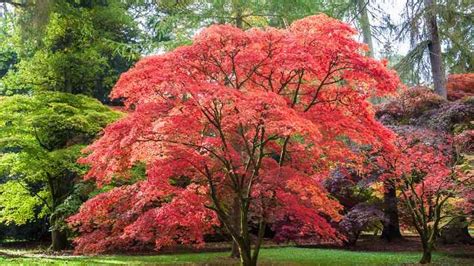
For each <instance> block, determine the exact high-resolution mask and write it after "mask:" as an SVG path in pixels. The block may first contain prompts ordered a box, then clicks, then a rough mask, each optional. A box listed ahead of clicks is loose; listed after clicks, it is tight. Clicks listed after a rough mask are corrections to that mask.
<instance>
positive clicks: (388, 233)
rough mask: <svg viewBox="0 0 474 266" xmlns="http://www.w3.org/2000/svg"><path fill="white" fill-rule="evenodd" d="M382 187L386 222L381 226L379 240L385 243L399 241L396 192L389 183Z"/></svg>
mask: <svg viewBox="0 0 474 266" xmlns="http://www.w3.org/2000/svg"><path fill="white" fill-rule="evenodd" d="M384 185H385V192H384V197H383V199H384V212H385V216H386V218H387V222H385V223H384V225H383V230H382V235H381V238H382V239H385V240H387V241H392V240H395V239H401V238H402V234H401V233H400V223H399V221H398V206H397V205H398V199H397V193H396V192H397V191H396V189H395V187H394V186H393V185H392V184H391V182H389V181H386V182H385V184H384Z"/></svg>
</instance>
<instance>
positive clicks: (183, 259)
mask: <svg viewBox="0 0 474 266" xmlns="http://www.w3.org/2000/svg"><path fill="white" fill-rule="evenodd" d="M1 254H2V251H1V250H0V264H14V265H19V264H21V265H44V264H46V265H93V264H101V265H104V264H109V265H112V264H127V265H128V264H148V265H152V264H161V265H163V264H165V265H166V264H167V265H177V264H178V265H179V264H194V265H199V264H205V265H222V264H225V265H235V264H237V261H235V260H231V259H229V258H227V256H228V252H208V253H187V254H173V255H154V256H133V255H129V256H125V255H120V256H118V255H116V256H92V257H81V256H62V257H61V256H56V257H34V256H33V255H31V256H30V255H27V254H24V255H22V256H23V257H16V258H6V257H1ZM18 255H19V254H18ZM468 255H469V254H459V256H453V255H447V254H444V253H435V254H434V257H433V262H434V263H435V264H439V265H474V259H473V258H472V256H470V258H469V256H468ZM36 256H37V255H36ZM420 256H421V254H420V253H418V252H361V251H346V250H336V249H312V248H296V247H286V248H269V249H263V250H262V252H261V257H260V262H261V265H402V264H407V263H416V262H417V261H418V260H419V259H420Z"/></svg>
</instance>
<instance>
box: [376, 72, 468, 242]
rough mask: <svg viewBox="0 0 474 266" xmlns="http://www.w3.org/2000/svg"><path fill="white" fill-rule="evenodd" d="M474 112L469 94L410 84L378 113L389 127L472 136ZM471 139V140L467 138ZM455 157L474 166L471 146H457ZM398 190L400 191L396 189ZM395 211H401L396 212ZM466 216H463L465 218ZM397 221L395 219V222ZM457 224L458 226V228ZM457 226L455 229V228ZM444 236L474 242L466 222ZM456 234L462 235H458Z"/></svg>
mask: <svg viewBox="0 0 474 266" xmlns="http://www.w3.org/2000/svg"><path fill="white" fill-rule="evenodd" d="M468 81H469V79H465V78H463V77H460V79H459V80H457V81H456V79H453V81H452V85H449V84H448V85H449V86H448V87H451V86H453V87H457V88H459V87H460V86H461V84H469V82H468ZM473 115H474V102H473V101H472V97H469V96H467V97H465V98H462V99H458V100H456V101H446V100H444V99H443V98H441V97H440V96H438V95H436V94H434V93H433V92H431V91H430V90H429V89H428V88H426V87H416V88H410V89H408V90H405V91H403V92H401V93H400V94H399V95H398V96H397V97H395V98H393V99H391V100H389V101H388V102H386V103H384V104H382V105H380V106H378V111H377V113H376V116H377V118H378V120H379V121H381V122H382V123H383V124H384V125H387V126H389V127H399V126H412V127H415V128H425V129H429V130H430V131H434V132H439V134H440V135H442V136H445V135H448V136H452V137H453V138H454V139H456V138H458V136H465V135H466V136H468V135H469V134H467V133H468V132H470V131H471V130H472V129H473V128H472V124H471V122H470V121H471V117H472V116H473ZM465 141H466V143H470V142H471V141H470V140H465ZM453 153H454V154H451V155H450V156H452V157H453V158H457V161H458V165H464V166H463V167H462V168H465V169H472V160H471V159H469V158H470V154H472V152H470V151H469V148H466V149H460V150H458V149H456V150H453ZM395 194H396V192H395ZM393 213H394V215H395V214H398V211H397V212H393ZM461 220H462V219H461ZM394 224H395V223H394ZM456 228H457V229H456ZM453 230H454V231H453ZM442 234H443V235H444V236H442V238H443V239H448V238H449V239H450V242H453V243H454V242H471V241H472V238H471V236H470V235H469V232H468V224H467V223H462V225H461V224H459V225H453V226H452V230H450V231H448V230H447V229H445V230H443V231H442ZM452 236H458V238H457V239H454V238H453V237H452Z"/></svg>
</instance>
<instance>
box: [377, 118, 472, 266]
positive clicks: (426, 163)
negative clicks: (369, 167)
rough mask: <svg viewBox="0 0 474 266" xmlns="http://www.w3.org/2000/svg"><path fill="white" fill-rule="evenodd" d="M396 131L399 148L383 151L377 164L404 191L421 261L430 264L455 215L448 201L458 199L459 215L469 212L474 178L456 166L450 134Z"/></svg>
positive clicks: (426, 130) (415, 130)
mask: <svg viewBox="0 0 474 266" xmlns="http://www.w3.org/2000/svg"><path fill="white" fill-rule="evenodd" d="M396 131H397V133H398V137H397V139H396V141H395V143H396V146H397V149H394V150H392V151H390V152H382V155H381V156H379V157H378V165H379V166H380V167H381V168H382V169H383V170H384V174H383V176H382V179H384V178H388V179H389V180H390V182H392V184H393V185H394V186H395V187H396V189H397V190H398V191H399V192H400V193H401V196H400V197H401V199H402V201H403V202H404V203H405V204H406V207H407V209H408V213H409V215H410V216H411V218H412V223H411V224H412V225H413V226H414V227H415V229H416V231H417V232H418V234H419V235H420V238H421V243H422V247H423V256H422V258H421V260H420V263H421V264H424V263H430V262H431V253H432V251H433V248H434V245H435V242H436V239H437V237H438V236H439V233H440V229H441V228H442V226H443V225H446V224H447V221H449V219H451V218H453V213H451V214H450V213H448V212H447V210H446V207H447V206H448V204H447V203H448V200H449V199H454V198H456V197H457V198H458V204H457V205H458V206H456V207H458V208H455V209H458V210H457V212H458V213H457V214H459V213H462V212H463V211H467V209H465V208H469V207H470V204H472V202H470V201H472V196H470V194H469V193H472V187H473V186H474V183H473V182H474V180H473V179H472V176H470V177H469V176H468V175H466V174H465V173H464V172H463V171H461V170H460V169H458V168H457V167H456V159H455V152H454V150H453V148H454V147H455V146H454V145H453V139H452V137H451V136H449V135H447V134H443V133H441V132H436V131H431V130H428V129H423V128H418V127H412V126H402V127H398V128H397V129H396ZM463 209H464V210H463ZM454 214H456V212H454Z"/></svg>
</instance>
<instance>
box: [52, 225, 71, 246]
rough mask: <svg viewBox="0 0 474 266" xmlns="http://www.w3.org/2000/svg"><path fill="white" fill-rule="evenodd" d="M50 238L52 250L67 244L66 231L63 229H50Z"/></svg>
mask: <svg viewBox="0 0 474 266" xmlns="http://www.w3.org/2000/svg"><path fill="white" fill-rule="evenodd" d="M51 240H52V241H51V249H52V250H54V251H60V250H64V249H66V248H68V246H69V242H68V240H67V233H66V232H64V231H60V230H56V229H53V230H52V231H51Z"/></svg>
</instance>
